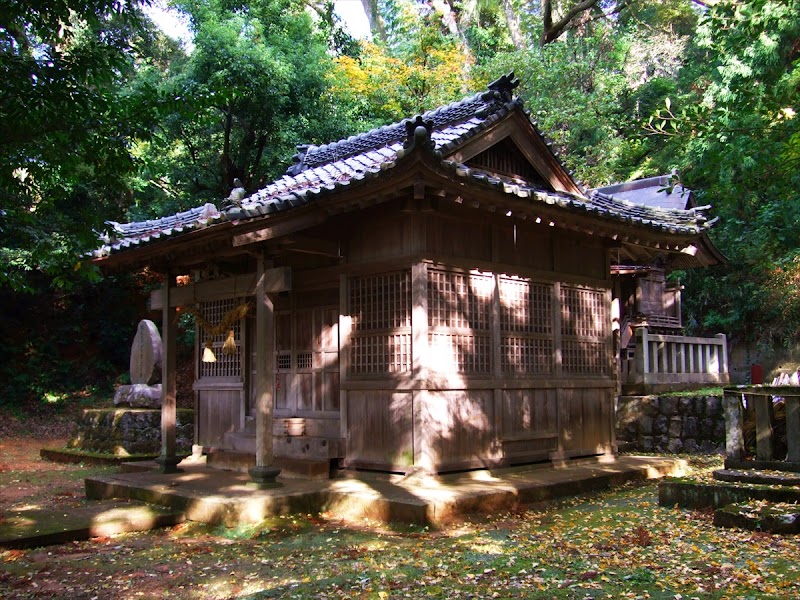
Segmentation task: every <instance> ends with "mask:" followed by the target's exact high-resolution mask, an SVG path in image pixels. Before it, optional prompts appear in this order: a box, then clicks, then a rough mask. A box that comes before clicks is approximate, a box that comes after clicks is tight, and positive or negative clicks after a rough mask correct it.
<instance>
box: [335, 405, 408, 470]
mask: <svg viewBox="0 0 800 600" xmlns="http://www.w3.org/2000/svg"><path fill="white" fill-rule="evenodd" d="M412 441H413V432H412V394H411V393H410V392H394V391H390V390H376V391H354V390H350V391H349V392H348V393H347V457H346V461H347V462H348V463H353V462H355V463H357V464H358V463H360V464H366V465H374V466H379V465H384V466H387V467H389V466H392V465H399V466H409V467H410V466H412V465H413V458H414V449H413V446H412Z"/></svg>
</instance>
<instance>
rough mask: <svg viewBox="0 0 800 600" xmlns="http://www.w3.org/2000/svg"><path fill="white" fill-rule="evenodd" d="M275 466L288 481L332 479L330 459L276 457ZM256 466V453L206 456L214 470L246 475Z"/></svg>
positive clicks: (220, 451) (213, 452) (217, 453)
mask: <svg viewBox="0 0 800 600" xmlns="http://www.w3.org/2000/svg"><path fill="white" fill-rule="evenodd" d="M274 463H275V466H276V467H278V468H279V469H280V470H281V477H283V478H287V479H330V474H331V463H330V460H328V459H322V460H314V459H304V458H294V457H287V456H276V457H275V459H274ZM255 464H256V457H255V453H249V452H232V451H230V450H212V451H211V452H209V453H208V454H207V455H206V465H207V466H208V467H211V468H212V469H221V470H224V471H238V472H240V473H246V472H247V470H248V469H249V468H250V467H254V466H255Z"/></svg>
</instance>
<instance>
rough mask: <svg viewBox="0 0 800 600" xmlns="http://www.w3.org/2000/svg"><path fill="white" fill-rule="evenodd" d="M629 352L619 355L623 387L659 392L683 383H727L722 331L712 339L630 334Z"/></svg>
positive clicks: (643, 331) (642, 331)
mask: <svg viewBox="0 0 800 600" xmlns="http://www.w3.org/2000/svg"><path fill="white" fill-rule="evenodd" d="M634 340H635V342H634V344H633V346H634V347H633V352H632V353H631V352H628V353H624V354H623V356H622V357H621V363H622V364H621V373H620V376H621V382H622V385H623V386H628V387H631V386H633V387H639V388H643V389H642V390H641V391H642V392H649V391H660V390H663V389H667V388H670V387H676V386H686V385H692V386H697V385H718V384H727V383H728V381H729V377H728V349H727V344H726V340H725V335H724V334H718V335H716V336H714V337H713V338H700V337H687V336H682V335H658V334H652V333H649V332H648V331H647V329H646V328H644V327H639V328H637V329H636V332H635V333H634Z"/></svg>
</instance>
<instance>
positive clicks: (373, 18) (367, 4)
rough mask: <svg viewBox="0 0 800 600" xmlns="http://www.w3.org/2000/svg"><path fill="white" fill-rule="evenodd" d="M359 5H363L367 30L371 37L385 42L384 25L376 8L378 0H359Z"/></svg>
mask: <svg viewBox="0 0 800 600" xmlns="http://www.w3.org/2000/svg"><path fill="white" fill-rule="evenodd" d="M361 6H363V7H364V13H365V14H366V15H367V22H368V23H369V30H370V32H371V33H372V37H373V38H377V39H378V40H380V41H381V42H386V41H387V38H386V27H385V26H384V24H383V18H382V17H381V13H380V11H379V10H378V0H361Z"/></svg>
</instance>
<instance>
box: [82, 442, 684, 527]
mask: <svg viewBox="0 0 800 600" xmlns="http://www.w3.org/2000/svg"><path fill="white" fill-rule="evenodd" d="M137 466H138V467H139V468H142V467H144V466H145V464H143V463H140V464H138V465H137ZM685 466H686V463H685V461H682V460H679V459H672V458H661V457H638V456H624V457H618V458H616V459H611V460H607V461H604V462H601V461H597V460H593V461H584V462H582V463H575V464H570V465H569V466H567V467H564V468H524V469H523V468H515V469H507V470H502V471H486V470H481V471H472V472H469V473H462V474H459V475H451V476H440V477H428V476H406V477H401V476H394V477H390V476H376V475H368V474H364V473H356V474H351V475H349V476H347V477H343V478H338V479H331V480H325V481H303V480H296V479H284V480H282V481H281V483H282V485H281V486H280V487H278V488H273V489H267V490H254V489H252V488H251V487H250V486H249V485H248V483H249V478H248V476H247V475H246V474H244V473H239V472H235V471H220V470H215V469H210V468H208V467H207V466H205V465H203V464H196V463H195V464H192V463H188V462H187V463H186V464H182V465H180V467H181V469H182V472H181V473H175V474H161V473H158V472H157V471H156V470H155V465H153V468H152V469H151V470H148V471H140V472H135V473H119V474H114V475H106V476H102V477H94V478H89V479H87V480H86V495H87V497H88V498H90V499H112V498H127V499H131V500H136V501H141V502H148V503H152V504H157V505H160V506H165V507H169V508H172V509H175V510H180V511H183V512H184V513H185V515H186V518H187V519H189V520H192V521H200V522H205V523H223V524H225V525H227V526H230V527H232V526H236V525H238V524H246V523H257V522H259V521H261V520H262V519H264V518H265V517H268V516H274V515H285V514H291V513H320V512H327V513H330V514H331V515H333V516H335V517H338V518H343V519H347V520H351V521H358V520H363V519H373V520H380V521H384V522H389V521H399V522H406V523H419V524H430V525H436V524H441V523H445V522H448V521H452V520H456V519H459V518H463V517H464V516H466V515H469V514H471V513H481V512H484V513H488V512H496V511H498V510H507V509H511V508H513V507H515V506H517V505H519V504H527V503H531V502H538V501H546V500H552V499H555V498H559V497H563V496H568V495H574V494H578V493H584V492H588V491H594V490H599V489H603V488H607V487H610V486H613V485H619V484H622V483H625V482H627V481H634V480H645V479H653V478H659V477H663V476H665V475H669V474H671V475H679V474H681V471H682V470H683V469H684V468H685ZM279 480H280V478H279Z"/></svg>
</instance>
